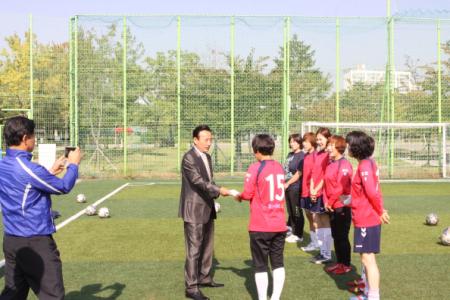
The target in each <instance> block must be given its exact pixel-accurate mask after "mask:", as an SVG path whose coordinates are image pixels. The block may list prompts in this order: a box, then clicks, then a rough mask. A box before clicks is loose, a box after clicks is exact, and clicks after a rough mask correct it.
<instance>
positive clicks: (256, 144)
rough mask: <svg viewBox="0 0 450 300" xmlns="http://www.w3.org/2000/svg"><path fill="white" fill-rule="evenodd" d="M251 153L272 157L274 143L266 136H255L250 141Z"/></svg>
mask: <svg viewBox="0 0 450 300" xmlns="http://www.w3.org/2000/svg"><path fill="white" fill-rule="evenodd" d="M252 148H253V152H254V153H256V152H259V153H261V154H262V155H272V154H273V150H275V142H274V140H273V138H272V137H271V136H270V135H268V134H257V135H256V136H255V137H254V138H253V140H252Z"/></svg>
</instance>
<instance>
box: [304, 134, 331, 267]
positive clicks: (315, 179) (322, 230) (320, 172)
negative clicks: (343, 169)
mask: <svg viewBox="0 0 450 300" xmlns="http://www.w3.org/2000/svg"><path fill="white" fill-rule="evenodd" d="M330 136H331V133H330V131H329V130H328V128H323V127H321V128H319V129H318V130H317V132H316V139H317V152H316V153H313V160H314V166H313V169H312V173H311V185H310V202H309V203H307V207H308V209H309V211H310V212H311V213H313V218H314V221H315V222H316V223H317V230H316V236H317V240H318V242H319V247H320V252H319V253H318V254H317V255H316V256H315V257H313V258H312V259H311V262H312V263H315V264H327V263H330V262H331V248H332V243H333V238H332V237H331V227H330V216H329V215H328V213H327V211H326V210H325V201H326V197H325V196H326V195H324V194H323V185H324V176H325V170H326V168H327V166H328V163H329V161H330V157H329V154H328V152H327V151H326V148H327V145H328V138H329V137H330Z"/></svg>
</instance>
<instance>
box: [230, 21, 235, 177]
mask: <svg viewBox="0 0 450 300" xmlns="http://www.w3.org/2000/svg"><path fill="white" fill-rule="evenodd" d="M234 34H235V26H234V16H233V17H231V28H230V101H231V107H230V110H231V113H230V122H231V124H230V126H231V130H230V148H231V151H230V174H231V176H233V175H234V151H235V149H234V42H235V39H234Z"/></svg>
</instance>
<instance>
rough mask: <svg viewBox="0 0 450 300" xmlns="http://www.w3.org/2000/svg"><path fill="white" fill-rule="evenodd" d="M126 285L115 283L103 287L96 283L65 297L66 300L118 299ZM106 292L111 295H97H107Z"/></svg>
mask: <svg viewBox="0 0 450 300" xmlns="http://www.w3.org/2000/svg"><path fill="white" fill-rule="evenodd" d="M125 287H126V285H125V284H123V283H119V282H116V283H113V284H110V285H108V286H105V287H102V284H101V283H94V284H89V285H85V286H83V287H82V288H81V290H80V291H72V292H70V293H68V294H67V295H66V296H65V299H66V300H100V299H110V300H114V299H117V298H118V297H119V296H120V295H122V292H123V290H124V289H125ZM106 291H109V292H110V293H111V294H110V295H109V296H108V297H106V298H105V297H104V296H97V294H99V293H101V294H102V295H104V294H105V292H106Z"/></svg>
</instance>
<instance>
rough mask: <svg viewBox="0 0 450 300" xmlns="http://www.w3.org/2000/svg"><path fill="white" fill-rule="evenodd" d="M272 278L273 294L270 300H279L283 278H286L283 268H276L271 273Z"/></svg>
mask: <svg viewBox="0 0 450 300" xmlns="http://www.w3.org/2000/svg"><path fill="white" fill-rule="evenodd" d="M272 276H273V292H272V297H270V300H279V299H280V296H281V291H282V290H283V285H284V278H285V276H286V274H285V271H284V268H283V267H282V268H277V269H275V270H273V271H272Z"/></svg>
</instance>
